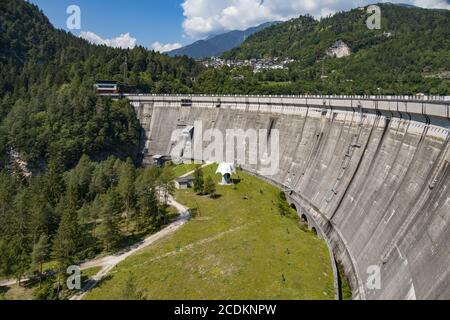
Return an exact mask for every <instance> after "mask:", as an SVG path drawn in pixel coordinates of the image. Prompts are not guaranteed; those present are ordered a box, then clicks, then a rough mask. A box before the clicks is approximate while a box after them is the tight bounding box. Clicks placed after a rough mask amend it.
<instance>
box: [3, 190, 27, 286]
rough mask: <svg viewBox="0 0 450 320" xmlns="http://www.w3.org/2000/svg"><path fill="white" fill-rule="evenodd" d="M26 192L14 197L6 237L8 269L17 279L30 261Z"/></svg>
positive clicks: (22, 274) (21, 275) (24, 272)
mask: <svg viewBox="0 0 450 320" xmlns="http://www.w3.org/2000/svg"><path fill="white" fill-rule="evenodd" d="M27 200H28V193H27V192H26V190H22V191H20V192H19V193H18V194H17V196H16V198H15V199H14V215H13V217H12V221H11V225H10V233H9V237H8V244H7V248H8V247H9V248H8V250H7V252H8V253H9V255H10V256H9V259H8V260H7V261H9V262H10V263H11V264H10V266H9V268H7V269H8V270H10V271H11V274H13V275H14V276H15V277H16V278H17V280H18V281H19V285H20V280H21V279H22V278H23V277H24V275H25V274H26V272H27V271H28V270H29V266H30V261H31V250H32V248H31V243H32V242H31V239H30V229H29V214H28V210H27V209H28V207H29V203H28V201H27Z"/></svg>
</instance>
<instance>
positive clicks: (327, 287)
mask: <svg viewBox="0 0 450 320" xmlns="http://www.w3.org/2000/svg"><path fill="white" fill-rule="evenodd" d="M215 169H216V166H209V167H207V168H205V169H204V172H205V175H208V174H209V175H212V174H213V173H214V172H215ZM219 178H220V177H219V176H216V177H215V179H216V180H217V181H218V180H219ZM239 178H240V179H241V182H240V183H239V184H238V185H237V186H236V188H233V187H223V186H218V187H217V193H218V194H219V195H220V197H218V198H217V199H210V198H208V197H202V196H197V195H195V194H194V193H193V191H192V190H183V191H178V192H177V194H176V197H177V199H178V201H179V202H181V203H184V204H186V205H187V206H189V207H190V208H193V209H194V210H193V212H194V214H195V217H194V218H193V219H192V220H191V221H190V222H188V223H187V224H186V225H185V226H183V227H182V228H181V229H180V230H178V231H177V232H176V233H175V234H174V235H172V236H170V237H168V238H166V239H164V240H162V241H160V242H159V243H157V244H155V245H154V246H152V247H149V248H147V249H144V250H143V251H141V252H139V253H138V254H136V255H134V256H132V257H130V258H129V259H127V260H126V261H124V262H123V263H121V264H119V265H118V266H117V267H116V268H115V269H114V270H113V271H112V272H111V274H110V277H108V278H107V279H106V280H105V281H103V282H102V283H101V284H100V285H99V286H98V287H96V288H95V289H94V290H93V291H92V292H90V293H89V294H88V295H87V296H86V299H121V292H122V288H123V287H124V284H125V282H126V279H127V277H128V275H129V273H130V272H131V273H132V274H133V275H134V276H135V278H136V280H137V283H138V286H139V288H140V289H142V290H144V291H145V292H146V296H147V299H333V298H334V286H333V272H332V269H331V263H330V259H329V254H328V251H327V247H326V244H325V242H324V241H322V240H320V239H318V238H317V237H316V236H315V235H314V234H312V233H310V232H305V231H302V230H301V229H300V227H299V224H298V220H296V219H294V218H287V217H281V216H280V215H279V214H278V211H277V207H276V203H277V196H278V193H279V190H278V189H276V188H275V187H273V186H271V185H269V184H267V183H265V182H263V181H261V180H259V179H257V178H255V177H253V176H250V175H248V174H245V173H242V172H240V173H239Z"/></svg>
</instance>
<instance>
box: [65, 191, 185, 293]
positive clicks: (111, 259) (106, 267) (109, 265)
mask: <svg viewBox="0 0 450 320" xmlns="http://www.w3.org/2000/svg"><path fill="white" fill-rule="evenodd" d="M169 205H170V206H172V207H174V208H176V209H177V210H178V212H179V213H180V216H179V217H178V219H177V220H176V221H174V222H173V223H171V224H170V225H169V226H167V227H166V228H164V229H163V230H161V231H159V232H157V233H155V234H152V235H151V236H149V237H148V238H146V239H145V240H144V241H142V242H140V243H137V244H135V245H134V246H132V247H130V248H128V250H126V252H122V253H119V254H117V255H112V256H107V257H104V258H100V259H96V260H91V261H88V262H86V263H83V264H82V265H81V266H80V267H81V270H86V269H90V268H95V267H101V268H102V269H101V270H100V271H99V272H98V273H97V274H96V275H95V276H94V277H92V278H91V279H89V280H88V282H87V284H86V285H85V287H84V288H83V289H82V291H81V292H80V293H78V294H76V295H74V296H73V297H72V298H71V299H70V300H81V299H83V297H84V296H85V295H86V293H87V292H89V291H90V290H92V289H93V288H94V287H95V286H96V285H97V284H98V283H99V282H100V281H101V280H102V279H103V278H104V277H105V276H106V275H107V274H108V273H109V272H110V271H111V270H112V269H114V267H115V266H117V265H118V264H119V263H120V262H122V261H124V260H125V259H126V258H128V257H129V256H131V255H133V254H135V253H136V252H138V251H139V250H142V249H144V248H146V247H148V246H150V245H152V244H154V243H155V242H157V241H158V240H161V239H163V238H165V237H167V236H168V235H171V234H173V233H174V232H175V231H177V230H178V229H179V228H180V227H181V226H182V225H184V224H185V223H186V222H187V221H188V220H189V218H190V213H189V209H188V208H186V207H185V206H183V205H182V204H180V203H178V202H177V201H176V200H175V199H174V198H173V197H172V196H170V197H169Z"/></svg>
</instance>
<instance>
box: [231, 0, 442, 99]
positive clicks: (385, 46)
mask: <svg viewBox="0 0 450 320" xmlns="http://www.w3.org/2000/svg"><path fill="white" fill-rule="evenodd" d="M378 5H379V6H380V8H381V14H382V20H381V29H380V30H370V29H368V28H367V26H366V20H367V18H368V16H369V14H367V13H366V10H365V9H364V10H361V9H359V8H358V9H353V10H351V11H348V12H340V13H337V14H335V15H333V16H331V17H327V18H323V19H321V20H320V21H317V20H315V19H313V18H312V17H310V16H300V17H299V18H297V19H292V20H290V21H287V22H285V23H282V24H278V25H275V26H272V27H270V28H268V29H265V30H263V31H261V32H259V33H257V34H254V35H253V36H251V37H250V38H249V39H247V41H246V42H244V43H243V44H242V45H241V46H240V47H238V48H236V49H233V50H231V51H230V52H228V53H226V54H225V57H226V58H237V59H250V58H265V57H290V58H293V59H295V60H296V61H297V62H296V63H294V64H293V65H291V66H290V68H289V71H288V72H286V71H268V72H265V73H263V74H260V75H258V76H257V79H258V80H259V81H264V80H266V81H273V80H276V81H291V82H292V84H287V85H283V86H282V87H284V92H291V93H298V92H311V93H330V94H331V93H332V94H354V93H358V94H361V93H372V94H414V93H418V92H423V93H430V94H450V91H449V90H450V89H449V88H450V81H449V79H448V77H447V79H445V80H444V79H440V78H439V75H440V74H442V73H443V72H445V71H449V66H450V54H449V52H450V40H449V39H450V11H448V10H430V9H421V8H417V7H405V6H401V5H395V4H378ZM338 40H341V41H344V42H345V43H346V44H347V45H348V46H349V47H350V48H351V50H352V54H351V55H350V56H348V57H345V58H340V59H336V58H329V57H327V56H326V51H327V49H328V48H329V47H330V46H332V45H333V44H334V43H335V42H336V41H338ZM322 75H324V76H326V77H327V78H326V79H322V78H321V76H322ZM263 87H264V86H263ZM279 90H280V88H272V91H273V92H278V91H279Z"/></svg>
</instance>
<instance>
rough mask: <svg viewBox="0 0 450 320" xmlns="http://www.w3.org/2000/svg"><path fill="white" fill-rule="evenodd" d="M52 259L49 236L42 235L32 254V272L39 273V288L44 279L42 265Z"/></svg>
mask: <svg viewBox="0 0 450 320" xmlns="http://www.w3.org/2000/svg"><path fill="white" fill-rule="evenodd" d="M49 257H50V243H49V239H48V236H47V235H46V234H42V235H41V236H40V237H39V240H38V242H37V243H36V244H35V245H34V246H33V252H32V253H31V271H33V272H35V271H37V272H38V273H39V286H40V285H41V279H42V271H43V270H42V265H43V264H44V262H46V261H47V260H48V259H49Z"/></svg>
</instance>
